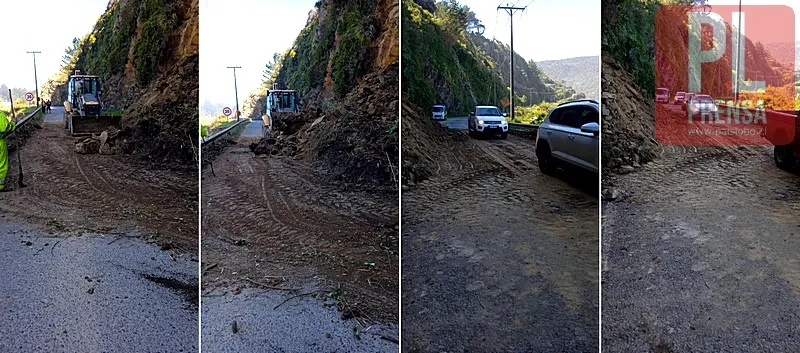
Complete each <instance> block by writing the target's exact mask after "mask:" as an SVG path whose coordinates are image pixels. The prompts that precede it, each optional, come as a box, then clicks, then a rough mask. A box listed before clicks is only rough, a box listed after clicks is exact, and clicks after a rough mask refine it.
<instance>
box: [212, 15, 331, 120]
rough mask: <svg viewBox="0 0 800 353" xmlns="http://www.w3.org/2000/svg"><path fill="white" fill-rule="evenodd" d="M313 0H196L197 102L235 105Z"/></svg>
mask: <svg viewBox="0 0 800 353" xmlns="http://www.w3.org/2000/svg"><path fill="white" fill-rule="evenodd" d="M315 3H316V1H315V0H295V1H288V0H224V1H223V0H200V102H201V103H202V102H205V101H206V100H209V101H211V102H212V103H222V104H225V105H228V106H230V107H231V108H233V107H234V106H235V105H236V99H235V95H234V89H233V88H234V86H233V70H231V69H227V68H226V67H227V66H241V67H242V68H241V69H237V70H236V76H237V82H238V86H239V105H240V106H241V104H242V103H243V102H244V100H245V99H246V98H247V96H248V95H249V94H250V93H251V92H253V91H254V90H255V89H256V88H257V87H258V86H259V85H260V84H261V80H262V75H263V72H264V67H265V65H266V64H267V62H269V61H270V60H271V59H272V54H273V53H275V52H280V53H283V52H284V51H285V50H286V49H288V48H289V47H291V46H292V43H294V39H295V38H296V37H297V35H298V34H299V33H300V31H301V30H302V29H303V28H304V27H305V25H306V20H307V19H308V13H309V11H311V10H312V9H313V8H314V4H315Z"/></svg>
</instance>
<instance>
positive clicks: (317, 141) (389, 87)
mask: <svg viewBox="0 0 800 353" xmlns="http://www.w3.org/2000/svg"><path fill="white" fill-rule="evenodd" d="M397 79H398V72H397V64H393V65H390V66H388V67H386V68H383V69H380V70H378V71H376V72H373V73H371V74H368V75H367V76H365V77H363V78H362V79H361V81H360V82H359V84H358V85H357V86H356V87H355V88H354V89H353V90H352V91H350V92H349V93H348V94H347V96H346V97H345V98H344V100H343V102H342V103H341V106H340V107H339V108H335V109H328V110H322V109H320V108H318V107H309V108H305V109H302V110H301V111H300V112H299V113H296V114H286V113H285V114H282V115H279V118H276V119H275V121H274V122H273V123H274V128H273V132H272V133H271V136H269V137H267V138H263V139H261V140H260V141H259V142H258V143H254V144H251V145H250V149H251V150H252V151H253V152H254V153H256V154H270V155H281V156H288V157H292V158H294V159H307V160H308V161H309V162H311V163H312V164H313V165H314V166H315V167H316V168H317V169H318V170H320V171H321V172H323V171H324V173H321V174H324V175H326V177H327V178H328V179H329V180H330V181H332V182H334V181H335V182H338V183H341V184H342V185H374V186H386V187H390V186H393V185H396V183H397V170H398V168H397V165H398V164H397V161H398V145H399V144H398V133H397V126H398V119H397V116H398V111H397V105H398V97H397Z"/></svg>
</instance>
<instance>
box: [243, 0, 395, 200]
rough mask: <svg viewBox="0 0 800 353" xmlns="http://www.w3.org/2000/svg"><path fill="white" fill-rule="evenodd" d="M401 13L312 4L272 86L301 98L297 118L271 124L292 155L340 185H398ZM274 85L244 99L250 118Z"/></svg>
mask: <svg viewBox="0 0 800 353" xmlns="http://www.w3.org/2000/svg"><path fill="white" fill-rule="evenodd" d="M398 9H399V7H398V5H397V3H396V2H395V1H392V0H377V1H376V0H358V1H340V0H325V1H319V2H317V5H316V6H315V9H314V13H312V15H311V16H310V17H309V20H308V23H307V24H306V27H305V28H304V29H303V30H302V31H301V32H300V34H299V35H298V37H297V39H296V40H295V42H294V44H293V46H292V47H291V48H290V49H289V50H287V51H286V52H285V53H284V54H283V56H282V58H281V60H280V62H279V63H278V67H279V69H278V70H277V71H276V72H275V73H274V77H273V78H272V81H273V82H274V83H275V84H277V86H278V87H279V88H282V89H294V90H297V91H298V94H299V96H300V98H301V106H302V111H301V114H298V116H297V117H294V118H291V121H284V122H279V123H276V126H279V128H281V131H280V134H283V135H290V136H291V139H292V141H293V142H292V145H293V147H291V149H292V150H293V152H292V153H293V154H295V155H298V156H302V157H304V158H307V159H308V160H309V161H310V162H312V163H313V164H314V165H316V166H318V167H320V168H321V169H323V170H326V174H327V175H329V176H330V177H331V178H335V179H337V181H339V182H343V183H347V184H349V183H355V184H370V185H384V186H388V187H393V185H396V180H397V176H396V169H397V156H398V131H397V127H398V92H397V82H398V80H397V74H398V50H399V48H398V46H399V40H398V38H399V26H398ZM271 83H272V82H267V83H265V85H264V86H263V87H261V88H259V89H258V90H257V91H256V92H254V93H253V94H251V96H250V98H248V99H247V102H246V107H247V108H246V109H249V112H250V113H249V115H250V116H254V115H260V112H261V107H263V104H264V94H265V93H266V87H269V86H268V85H271ZM246 112H247V111H246ZM318 119H319V120H318ZM315 121H316V123H314V122H315ZM280 134H279V135H280ZM278 138H280V136H278ZM295 141H296V142H295ZM264 144H270V145H272V144H273V143H272V141H271V140H270V141H263V140H262V146H263V145H264ZM295 151H299V152H295Z"/></svg>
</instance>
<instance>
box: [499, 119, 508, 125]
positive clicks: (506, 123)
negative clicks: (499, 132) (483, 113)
mask: <svg viewBox="0 0 800 353" xmlns="http://www.w3.org/2000/svg"><path fill="white" fill-rule="evenodd" d="M500 125H508V121H505V120H503V121H501V122H500Z"/></svg>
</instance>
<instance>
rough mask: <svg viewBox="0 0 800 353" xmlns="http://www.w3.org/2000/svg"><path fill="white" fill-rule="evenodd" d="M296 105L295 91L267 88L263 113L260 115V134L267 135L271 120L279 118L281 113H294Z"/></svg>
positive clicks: (270, 127)
mask: <svg viewBox="0 0 800 353" xmlns="http://www.w3.org/2000/svg"><path fill="white" fill-rule="evenodd" d="M297 105H298V104H297V91H294V90H279V89H273V90H269V91H268V92H267V103H266V104H265V107H264V111H265V114H264V116H263V117H262V119H263V121H264V125H263V128H262V136H263V137H266V136H267V134H268V133H269V131H270V130H271V129H272V122H273V121H274V120H275V119H276V118H279V117H280V114H281V113H296V112H297Z"/></svg>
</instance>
